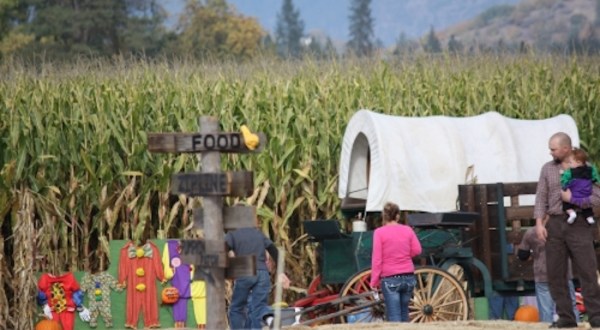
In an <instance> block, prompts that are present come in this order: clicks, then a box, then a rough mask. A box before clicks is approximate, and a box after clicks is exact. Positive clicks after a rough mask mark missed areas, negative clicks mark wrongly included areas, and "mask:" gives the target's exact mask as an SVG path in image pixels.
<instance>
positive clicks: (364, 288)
mask: <svg viewBox="0 0 600 330" xmlns="http://www.w3.org/2000/svg"><path fill="white" fill-rule="evenodd" d="M370 280H371V268H367V269H364V270H361V271H359V272H358V273H356V274H354V275H353V276H352V277H350V278H349V279H348V280H347V281H346V283H345V284H344V286H343V287H342V290H341V291H340V298H344V297H349V296H352V295H357V294H361V293H365V292H369V291H372V289H371V285H370V284H369V283H370ZM380 296H381V295H380ZM373 301H374V298H373V297H372V296H370V295H367V296H364V297H361V298H360V299H356V300H348V301H345V302H342V303H341V304H340V311H341V310H344V309H349V308H354V307H358V306H361V305H365V304H368V303H372V302H373ZM384 315H385V307H384V305H383V303H380V304H376V305H374V306H371V307H366V308H364V309H362V310H358V312H356V313H352V314H347V315H342V316H340V322H341V323H346V322H348V321H350V320H349V317H350V318H352V319H353V320H352V322H353V323H358V322H360V323H365V322H381V321H383V319H384Z"/></svg>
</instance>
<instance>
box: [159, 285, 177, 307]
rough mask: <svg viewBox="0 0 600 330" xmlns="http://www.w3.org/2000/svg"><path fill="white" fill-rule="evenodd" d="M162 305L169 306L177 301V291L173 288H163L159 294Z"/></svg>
mask: <svg viewBox="0 0 600 330" xmlns="http://www.w3.org/2000/svg"><path fill="white" fill-rule="evenodd" d="M161 298H162V303H163V304H167V305H171V304H174V303H176V302H177V300H179V290H177V288H175V287H168V288H164V289H163V290H162V293H161Z"/></svg>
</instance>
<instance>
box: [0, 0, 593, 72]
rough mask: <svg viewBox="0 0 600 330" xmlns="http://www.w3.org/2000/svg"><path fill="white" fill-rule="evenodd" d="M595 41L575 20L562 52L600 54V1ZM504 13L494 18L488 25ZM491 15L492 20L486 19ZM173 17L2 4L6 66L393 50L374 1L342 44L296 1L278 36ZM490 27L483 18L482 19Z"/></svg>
mask: <svg viewBox="0 0 600 330" xmlns="http://www.w3.org/2000/svg"><path fill="white" fill-rule="evenodd" d="M596 2H597V5H596V7H597V8H596V11H597V15H596V16H597V18H596V21H595V22H594V24H593V26H592V27H591V31H592V33H588V34H587V37H585V38H582V37H581V35H582V32H581V31H585V30H586V28H587V29H588V30H590V27H589V26H586V25H585V24H584V23H585V21H584V20H583V19H582V18H581V17H579V16H581V15H579V16H577V15H575V16H573V17H572V18H571V26H572V30H571V31H570V32H569V40H568V41H567V45H551V46H548V48H549V49H550V50H552V47H555V48H557V49H561V50H562V49H567V50H568V51H575V52H585V51H590V50H591V51H597V50H599V49H600V36H596V34H598V33H593V32H595V31H597V32H600V0H596ZM506 11H507V9H506V8H504V10H498V9H497V10H493V9H492V10H489V11H488V12H487V16H485V15H482V16H485V17H484V18H485V19H487V20H490V19H492V18H493V17H490V16H494V15H499V14H502V13H505V12H506ZM484 14H485V13H484ZM166 17H167V13H166V12H165V10H164V8H163V7H162V6H161V5H160V3H159V1H158V0H1V1H0V60H2V59H6V58H11V57H12V58H20V59H25V60H40V59H41V60H52V61H54V60H57V61H70V60H72V59H74V58H82V57H90V58H97V57H113V56H123V55H126V56H139V57H144V58H155V57H179V58H181V57H186V58H194V59H223V58H229V59H234V60H245V59H251V58H255V57H258V56H269V55H272V56H279V57H282V58H300V57H302V56H305V55H307V54H308V55H311V56H314V57H317V58H325V57H337V56H358V57H362V56H371V55H373V54H374V53H378V52H379V53H384V52H386V50H385V49H384V47H383V44H382V42H381V41H380V40H377V39H376V38H375V35H374V31H373V27H374V24H375V20H374V18H373V16H372V13H371V0H351V1H350V5H349V8H348V20H349V31H348V34H349V40H348V41H347V42H346V43H344V44H339V43H338V44H335V43H334V41H332V40H331V38H329V37H328V36H316V35H308V34H306V32H305V26H304V22H303V20H302V18H301V14H300V12H299V10H298V9H297V8H296V7H295V6H294V3H293V0H283V2H282V6H281V8H280V10H279V11H278V13H277V24H276V28H275V31H274V33H273V34H272V35H271V34H269V33H268V32H267V31H266V30H265V29H264V28H263V27H262V26H261V25H260V24H259V22H258V21H257V20H256V19H255V18H252V17H247V16H244V15H242V14H240V13H238V12H237V11H236V10H235V8H233V7H232V6H231V5H230V4H228V2H227V0H187V2H186V6H185V9H184V11H183V13H182V14H181V16H180V17H179V19H178V21H177V24H176V25H175V26H174V28H168V27H167V26H166V24H165V22H166ZM482 19H483V18H482ZM530 46H535V45H526V44H524V43H523V42H514V41H513V42H511V43H509V42H505V41H502V40H501V41H500V42H498V44H497V45H485V46H484V45H476V46H474V45H468V46H467V45H463V43H462V42H461V41H460V40H458V38H456V37H455V36H451V37H450V39H449V40H448V41H447V44H442V42H441V41H440V40H439V39H438V36H437V34H436V33H435V31H434V28H433V26H432V27H431V30H430V32H429V33H428V34H427V35H426V36H424V37H423V38H422V39H421V40H414V39H410V38H408V37H407V36H406V35H405V34H403V33H400V35H399V37H398V39H397V41H396V44H395V46H394V47H393V49H392V50H391V52H389V53H391V54H393V55H396V56H404V55H407V54H413V53H416V52H427V53H441V52H445V51H447V52H450V53H468V52H474V51H498V50H503V51H519V52H523V51H526V50H527V49H528V48H529V47H530Z"/></svg>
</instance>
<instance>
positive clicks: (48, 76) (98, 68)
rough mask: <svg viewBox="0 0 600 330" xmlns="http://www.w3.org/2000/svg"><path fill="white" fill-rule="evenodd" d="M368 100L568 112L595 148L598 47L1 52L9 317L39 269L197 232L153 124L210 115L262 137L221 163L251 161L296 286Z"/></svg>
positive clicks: (180, 162) (448, 108) (164, 128)
mask: <svg viewBox="0 0 600 330" xmlns="http://www.w3.org/2000/svg"><path fill="white" fill-rule="evenodd" d="M361 108H368V109H372V110H376V111H379V112H382V113H387V114H394V115H404V116H429V115H448V116H471V115H477V114H480V113H483V112H486V111H492V110H493V111H497V112H499V113H501V114H503V115H507V116H510V117H514V118H522V119H541V118H547V117H551V116H555V115H558V114H561V113H566V114H569V115H571V116H573V117H574V119H575V120H576V122H577V125H578V128H579V134H580V138H581V141H582V147H584V148H586V149H587V150H588V152H589V153H590V155H591V158H592V160H595V161H598V160H599V159H600V129H599V128H598V123H599V121H598V119H597V118H598V116H599V115H600V61H599V60H598V58H573V57H571V58H565V57H541V56H533V55H522V56H491V55H485V56H477V57H464V58H455V57H451V56H442V57H436V58H429V57H422V58H414V59H410V60H403V61H398V60H362V61H360V60H339V61H337V62H335V61H334V62H318V61H311V60H305V61H299V62H278V61H275V60H273V61H271V60H269V61H266V60H265V61H263V62H253V63H241V64H239V63H238V64H234V63H230V64H229V63H220V64H215V63H190V62H183V61H182V62H179V63H173V62H169V63H167V62H156V63H154V62H152V63H151V62H138V61H127V60H115V61H114V62H111V63H107V62H101V61H98V62H93V61H90V62H82V63H75V64H73V65H72V66H70V67H56V66H53V65H50V64H45V65H37V66H35V67H27V66H25V65H22V64H19V63H5V64H3V65H1V66H0V228H1V230H0V248H1V249H2V250H1V251H0V307H1V308H0V329H32V328H33V314H35V313H36V306H35V299H34V297H35V290H36V289H35V283H36V279H35V276H34V273H35V272H36V271H53V272H61V271H63V270H66V269H70V270H89V267H90V265H89V256H93V255H102V254H103V253H104V254H105V255H108V253H107V249H108V242H109V241H111V240H113V239H137V238H189V237H192V236H193V235H195V234H194V232H195V230H194V229H193V228H192V222H193V221H192V212H191V210H192V208H194V207H196V206H198V205H201V199H200V198H187V197H184V196H171V195H169V193H168V192H169V181H170V176H171V174H174V173H178V172H181V171H194V170H195V169H196V168H197V167H198V159H197V157H196V156H195V155H190V154H181V155H175V154H151V153H149V152H148V150H147V133H149V132H194V131H198V129H199V128H198V124H197V122H198V118H199V117H200V116H205V115H212V116H215V117H217V118H218V119H219V121H220V123H221V126H222V127H221V129H222V130H223V131H238V130H239V128H240V126H241V125H242V124H246V125H248V126H249V127H250V128H251V129H252V130H254V131H260V132H264V133H265V134H266V135H267V137H268V144H267V146H266V148H265V149H264V150H263V151H262V152H261V153H259V154H254V155H235V154H234V155H225V154H222V157H221V159H222V170H242V169H248V170H253V171H254V182H255V192H254V194H253V195H252V196H251V197H250V198H247V199H245V202H247V203H249V204H251V205H255V206H256V207H257V211H258V215H259V219H260V224H261V226H262V230H263V231H264V232H265V233H267V234H268V235H269V236H270V237H271V238H272V239H273V240H274V241H275V243H276V244H277V245H278V246H281V247H283V248H284V249H285V250H286V251H287V252H286V272H287V273H288V274H289V275H290V278H291V280H292V282H293V284H294V285H295V286H298V287H306V286H307V285H308V282H309V281H310V280H311V279H312V278H313V277H314V276H316V275H317V274H318V266H317V259H316V256H315V253H314V251H313V247H312V246H311V245H310V244H305V243H306V237H305V235H303V232H302V226H301V221H303V220H307V219H329V218H340V217H341V213H340V211H339V205H340V200H339V199H338V197H337V179H338V159H339V155H340V152H341V141H342V136H343V133H344V129H345V126H346V123H347V122H348V121H349V119H350V117H351V116H352V114H353V113H354V112H355V111H357V110H358V109H361ZM415 138H427V137H415ZM403 143H410V141H403ZM237 201H238V200H236V199H233V198H227V199H226V203H227V204H233V203H235V202H237ZM288 294H290V295H293V293H288Z"/></svg>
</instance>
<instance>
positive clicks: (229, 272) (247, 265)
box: [225, 255, 256, 279]
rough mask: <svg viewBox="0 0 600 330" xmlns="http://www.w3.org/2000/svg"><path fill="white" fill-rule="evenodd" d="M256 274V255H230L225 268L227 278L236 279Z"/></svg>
mask: <svg viewBox="0 0 600 330" xmlns="http://www.w3.org/2000/svg"><path fill="white" fill-rule="evenodd" d="M255 275H256V256H254V255H251V256H239V257H230V258H229V260H228V265H227V268H226V269H225V278H228V279H236V278H238V277H242V276H255Z"/></svg>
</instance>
